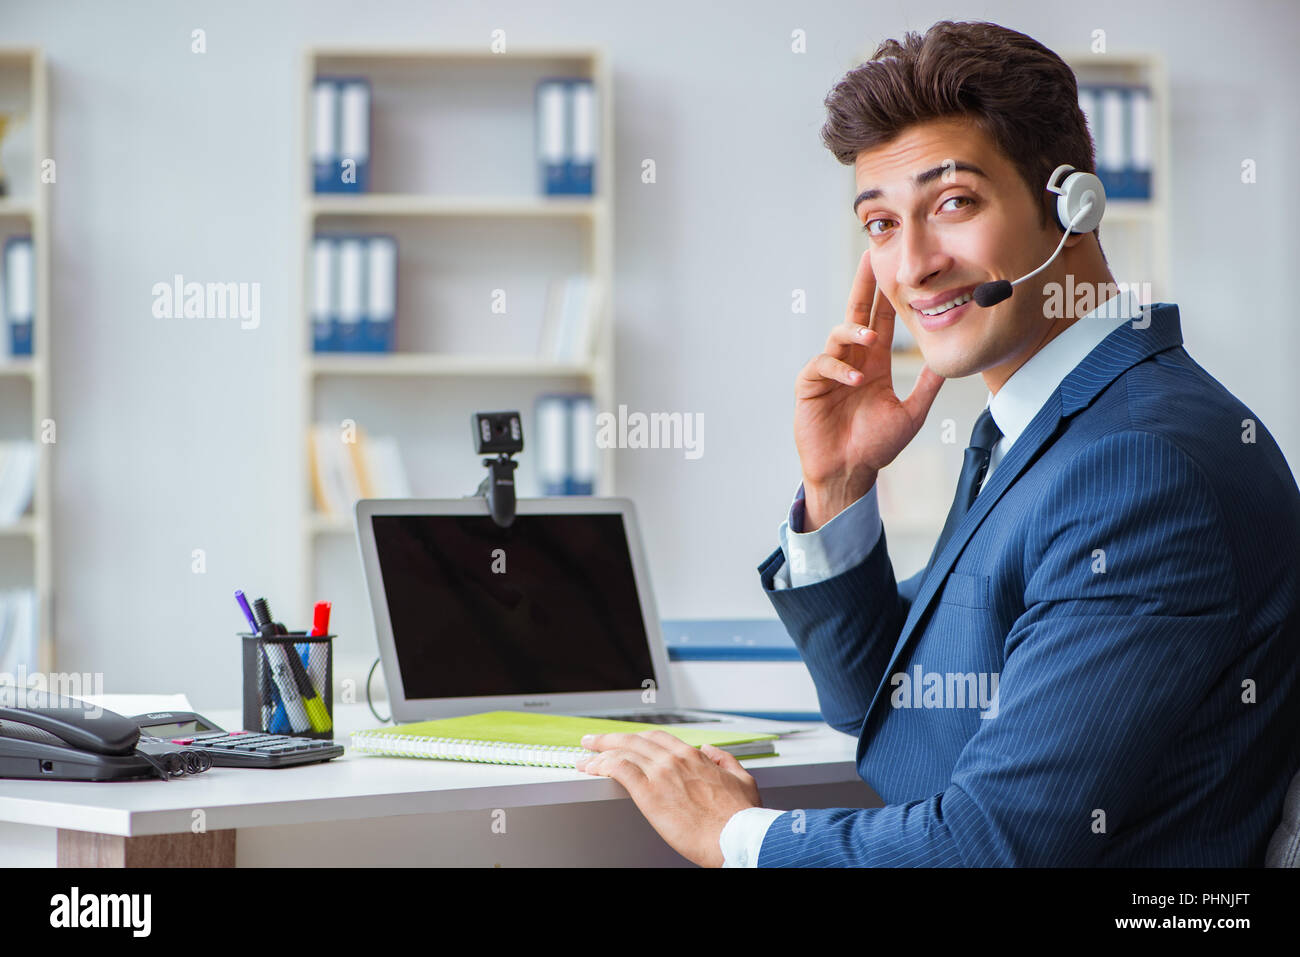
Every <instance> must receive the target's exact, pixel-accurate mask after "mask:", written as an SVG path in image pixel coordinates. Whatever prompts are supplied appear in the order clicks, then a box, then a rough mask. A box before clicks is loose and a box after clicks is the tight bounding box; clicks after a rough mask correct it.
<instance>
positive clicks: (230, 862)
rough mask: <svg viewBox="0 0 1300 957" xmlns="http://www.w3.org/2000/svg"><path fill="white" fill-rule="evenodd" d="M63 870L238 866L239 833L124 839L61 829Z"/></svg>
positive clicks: (208, 832) (147, 836) (116, 835)
mask: <svg viewBox="0 0 1300 957" xmlns="http://www.w3.org/2000/svg"><path fill="white" fill-rule="evenodd" d="M58 862H59V867H234V866H235V831H234V829H229V830H222V831H207V832H205V833H203V834H190V833H185V834H149V835H143V836H141V837H122V836H121V835H120V834H97V833H94V832H92V831H67V830H63V829H60V830H59V837H58Z"/></svg>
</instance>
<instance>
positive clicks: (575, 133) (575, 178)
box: [537, 76, 599, 196]
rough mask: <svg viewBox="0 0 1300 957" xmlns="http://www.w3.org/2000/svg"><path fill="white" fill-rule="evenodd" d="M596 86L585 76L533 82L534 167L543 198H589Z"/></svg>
mask: <svg viewBox="0 0 1300 957" xmlns="http://www.w3.org/2000/svg"><path fill="white" fill-rule="evenodd" d="M596 106H597V104H596V85H595V83H593V82H592V80H591V79H590V78H588V77H571V76H563V77H559V76H552V77H544V78H543V79H541V80H539V81H538V83H537V165H538V173H539V182H540V189H541V192H542V195H543V196H591V195H593V194H594V192H595V182H596V143H597V142H598V139H599V128H598V124H597V113H596Z"/></svg>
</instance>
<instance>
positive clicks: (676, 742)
mask: <svg viewBox="0 0 1300 957" xmlns="http://www.w3.org/2000/svg"><path fill="white" fill-rule="evenodd" d="M582 746H583V747H584V748H588V749H589V750H592V751H605V750H608V749H610V748H620V749H622V750H624V751H628V752H631V753H633V754H641V755H645V756H646V757H648V758H657V757H660V756H661V755H662V754H663V752H664V751H671V752H675V753H677V754H686V753H687V752H690V751H694V750H695V749H694V748H693V747H691V746H690V745H689V744H687V743H686V742H685V741H683V740H682V739H681V738H679V737H676V736H675V735H671V734H669V733H668V732H667V731H660V730H658V729H656V730H654V731H641V732H639V733H637V734H624V733H621V732H612V733H610V734H597V735H593V736H592V738H591V740H590V741H588V740H587V739H586V738H585V737H584V738H583V742H582Z"/></svg>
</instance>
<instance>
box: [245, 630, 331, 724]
mask: <svg viewBox="0 0 1300 957" xmlns="http://www.w3.org/2000/svg"><path fill="white" fill-rule="evenodd" d="M239 637H240V638H241V639H243V642H242V643H243V646H244V647H243V659H244V665H243V672H244V728H245V729H246V730H249V731H263V732H267V733H269V734H288V735H292V736H293V737H295V738H320V739H321V740H324V741H332V740H333V739H334V639H335V637H337V636H335V635H308V634H307V633H306V632H290V633H289V634H287V635H271V636H268V637H262V636H261V635H253V634H249V633H248V632H240V633H239ZM304 651H305V654H304Z"/></svg>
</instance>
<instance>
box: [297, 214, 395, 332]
mask: <svg viewBox="0 0 1300 957" xmlns="http://www.w3.org/2000/svg"><path fill="white" fill-rule="evenodd" d="M312 268H313V274H312V349H313V351H315V352H392V351H394V348H395V342H396V326H397V240H396V239H395V238H394V237H393V236H389V235H383V234H377V235H370V234H365V235H362V234H354V233H348V234H344V235H338V236H317V237H316V238H315V239H314V240H313V243H312Z"/></svg>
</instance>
